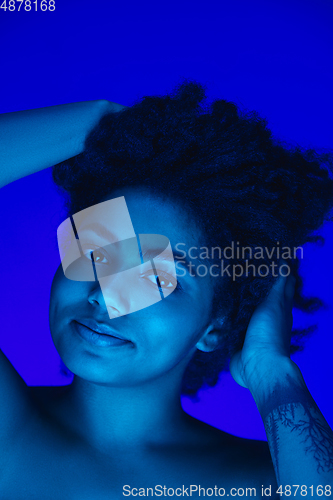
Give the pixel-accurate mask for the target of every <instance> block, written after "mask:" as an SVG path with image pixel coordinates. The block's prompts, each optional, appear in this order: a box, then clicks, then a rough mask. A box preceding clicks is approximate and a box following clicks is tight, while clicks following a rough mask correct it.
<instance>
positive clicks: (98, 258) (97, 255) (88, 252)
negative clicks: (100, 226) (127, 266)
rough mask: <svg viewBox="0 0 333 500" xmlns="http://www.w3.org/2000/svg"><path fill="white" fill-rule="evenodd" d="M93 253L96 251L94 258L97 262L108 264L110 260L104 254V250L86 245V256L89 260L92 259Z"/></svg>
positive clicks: (84, 252)
mask: <svg viewBox="0 0 333 500" xmlns="http://www.w3.org/2000/svg"><path fill="white" fill-rule="evenodd" d="M82 250H83V249H82ZM92 253H94V255H93V259H94V262H95V264H108V262H109V261H108V259H107V258H106V257H105V255H104V254H103V252H102V250H100V249H97V248H88V247H86V248H85V249H84V250H83V254H84V256H85V257H86V258H87V259H89V260H92V256H91V254H92Z"/></svg>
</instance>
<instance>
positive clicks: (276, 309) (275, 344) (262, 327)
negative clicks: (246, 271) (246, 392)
mask: <svg viewBox="0 0 333 500" xmlns="http://www.w3.org/2000/svg"><path fill="white" fill-rule="evenodd" d="M295 282H296V279H295V278H294V276H292V275H291V274H289V276H287V277H284V276H282V275H280V276H279V278H278V279H277V281H276V283H274V285H273V287H272V289H271V291H270V293H269V295H268V297H267V298H266V299H265V300H264V301H263V302H262V303H261V304H259V306H257V308H256V309H255V311H254V313H253V315H252V317H251V320H250V323H249V325H248V328H247V331H246V336H245V341H244V345H243V348H242V349H241V350H240V351H238V352H236V353H235V354H234V355H233V356H232V358H231V360H230V373H231V375H232V377H233V378H234V380H235V381H236V382H237V383H238V384H239V385H241V386H243V387H246V388H249V389H250V390H251V388H252V386H256V385H258V384H259V383H260V380H262V379H263V378H264V377H268V376H269V375H270V374H271V373H272V371H274V368H278V366H279V363H280V362H282V363H285V360H289V362H291V361H290V340H291V329H292V324H293V317H292V306H293V297H294V293H295Z"/></svg>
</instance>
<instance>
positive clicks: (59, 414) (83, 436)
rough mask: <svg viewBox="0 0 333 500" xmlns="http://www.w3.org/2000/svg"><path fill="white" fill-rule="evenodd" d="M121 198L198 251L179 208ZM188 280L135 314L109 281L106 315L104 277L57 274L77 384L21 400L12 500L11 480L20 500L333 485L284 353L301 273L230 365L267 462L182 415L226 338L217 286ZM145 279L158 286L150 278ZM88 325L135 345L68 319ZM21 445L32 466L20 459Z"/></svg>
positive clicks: (312, 415)
mask: <svg viewBox="0 0 333 500" xmlns="http://www.w3.org/2000/svg"><path fill="white" fill-rule="evenodd" d="M119 196H125V198H126V202H127V206H128V209H129V212H130V214H131V218H132V223H133V226H134V229H135V232H136V233H138V234H164V235H166V236H167V237H168V238H169V239H170V242H171V245H172V246H173V247H175V246H176V244H177V243H178V242H182V243H185V249H189V248H190V247H191V246H194V247H200V246H202V245H203V244H204V234H203V233H202V232H201V231H200V228H199V226H198V224H197V222H196V221H195V222H194V221H193V220H192V219H191V217H190V214H189V213H188V212H186V210H185V207H183V206H182V205H181V204H179V202H175V200H171V199H166V198H165V197H161V196H156V195H154V194H153V193H152V192H150V191H148V190H146V189H143V188H136V189H134V188H126V189H121V190H118V191H113V192H112V193H110V196H109V197H108V198H106V199H113V198H117V197H119ZM106 199H105V200H101V202H102V201H106ZM111 219H112V214H110V220H111ZM100 245H101V246H103V242H101V243H100ZM195 265H196V262H195V261H193V266H194V268H195ZM185 271H186V269H185ZM191 274H193V273H191ZM182 275H184V276H182V277H179V284H180V286H181V289H176V290H175V291H174V292H173V293H172V294H170V296H168V297H167V298H166V299H165V300H161V301H159V302H157V303H155V304H153V305H151V306H150V307H147V308H144V309H141V310H138V311H135V312H133V313H130V314H126V307H127V305H126V304H127V301H128V296H126V293H127V290H124V287H122V286H121V283H120V281H119V280H120V278H121V275H120V274H119V275H115V276H113V277H112V280H111V282H112V286H111V287H110V288H109V289H108V290H109V291H108V293H110V294H111V295H110V296H109V297H106V298H107V300H108V302H109V303H110V301H111V302H112V307H113V308H114V310H115V311H118V312H121V313H122V316H120V317H115V318H112V319H110V317H109V315H108V311H107V309H106V306H105V302H104V298H105V296H104V297H103V294H102V292H101V288H100V286H99V284H98V282H92V281H90V282H84V281H82V282H79V281H72V280H69V279H67V278H66V277H65V276H64V273H63V271H62V267H61V266H59V268H58V270H57V272H56V274H55V276H54V280H53V283H52V289H51V297H50V327H51V333H52V338H53V341H54V344H55V346H56V348H57V350H58V352H59V354H60V356H61V357H62V359H63V360H64V362H65V364H66V365H67V366H68V368H69V369H70V370H71V371H73V373H74V374H75V376H74V380H73V383H72V384H70V385H69V386H64V387H60V388H49V387H46V388H40V387H37V388H35V387H30V388H28V390H27V391H26V393H27V394H28V401H29V403H28V405H27V407H26V408H25V422H24V425H21V426H20V430H19V432H17V431H16V433H14V432H13V433H12V434H11V437H9V438H7V447H6V448H4V454H3V458H2V459H0V465H1V467H2V470H4V471H5V474H4V476H3V477H4V479H3V480H2V481H1V480H0V491H1V492H2V493H3V497H4V498H6V494H7V493H8V492H9V491H11V492H12V491H13V484H15V491H16V493H15V494H16V497H17V498H21V497H22V498H23V497H24V496H25V485H26V484H27V483H29V484H30V485H33V488H34V492H35V497H38V498H40V497H43V495H45V492H47V493H48V494H49V492H50V488H52V487H53V488H56V489H55V491H56V492H55V493H54V494H52V496H51V498H54V499H56V498H63V494H62V492H63V491H65V492H66V494H68V498H71V499H72V498H73V499H74V498H80V500H82V499H85V498H87V499H88V498H101V499H104V498H110V495H111V497H112V498H121V497H123V495H122V491H123V490H122V489H123V486H124V485H129V487H131V488H134V487H138V488H148V487H154V486H155V485H158V484H161V485H165V484H166V485H167V486H168V487H172V488H175V487H179V486H180V485H183V484H184V485H187V486H188V485H191V484H194V485H197V484H200V485H201V486H202V487H205V488H211V487H214V486H215V485H217V486H218V487H224V488H225V489H226V491H229V490H230V488H235V487H236V488H249V487H252V488H256V491H257V493H256V494H257V496H259V497H260V496H261V491H262V490H261V486H262V485H265V487H269V485H271V487H272V493H273V496H274V491H276V490H277V488H278V484H303V485H304V484H307V482H308V481H310V483H311V484H312V485H315V486H316V485H320V484H324V485H325V484H330V482H331V477H332V474H331V469H330V468H329V466H328V465H327V459H326V455H328V456H330V447H332V443H333V441H332V431H331V430H330V429H329V427H328V425H327V423H326V422H325V420H324V418H323V416H322V415H321V413H320V411H319V410H318V408H317V407H316V405H315V403H314V401H313V400H312V398H311V395H310V394H309V392H308V390H307V388H306V385H305V383H304V380H303V379H302V376H301V374H300V371H299V370H298V368H297V367H296V365H295V364H294V363H293V362H292V361H291V360H290V357H289V346H290V334H291V325H292V315H291V310H292V298H293V293H294V280H293V278H290V279H287V278H283V279H281V278H279V279H278V280H277V282H276V285H274V287H273V289H272V291H271V292H270V294H269V296H268V297H267V299H266V300H265V301H264V302H263V303H262V304H260V305H259V306H258V308H257V309H256V311H255V312H254V314H253V316H252V319H251V321H250V324H249V326H248V330H247V333H246V338H245V342H244V346H243V349H242V350H241V351H240V352H238V353H236V354H235V355H234V356H233V358H232V360H231V373H232V375H233V377H234V379H235V380H236V382H237V383H239V384H240V385H243V386H244V387H248V388H249V389H250V391H251V393H252V395H253V397H254V399H255V401H256V403H257V406H258V409H259V412H260V414H261V416H262V418H263V421H264V424H265V429H266V433H267V437H268V442H269V446H270V451H271V454H272V456H273V463H272V460H271V456H270V452H269V449H268V446H267V443H265V442H260V441H255V440H247V439H241V438H237V437H236V436H231V435H229V434H227V433H225V432H223V431H219V430H217V429H214V428H212V427H211V426H209V425H206V424H204V423H202V422H199V421H197V420H196V419H193V418H192V417H190V416H189V415H187V414H186V413H185V412H184V411H183V410H182V408H181V405H180V386H181V380H182V377H183V374H184V370H185V369H186V366H187V364H188V362H189V360H190V359H191V356H192V355H193V353H194V352H195V349H201V350H203V351H210V350H212V349H214V347H215V346H216V343H217V340H218V337H221V336H222V339H223V332H221V331H219V330H218V326H217V324H218V323H217V321H216V318H214V317H213V315H212V301H213V294H214V281H213V278H211V277H210V276H209V275H208V276H205V277H199V276H195V277H194V276H193V275H190V273H189V272H182ZM144 280H145V286H150V285H149V283H150V282H149V281H147V283H146V280H147V276H145V278H144ZM131 290H132V289H131V288H130V289H129V293H131ZM124 291H125V292H126V293H125V294H124V293H123V292H124ZM88 317H90V318H94V319H95V320H97V321H99V322H103V323H105V324H108V325H110V326H112V328H114V330H115V331H116V332H118V333H119V334H120V335H122V336H123V337H125V338H126V339H129V340H130V341H131V343H129V344H126V345H122V346H117V347H112V348H105V347H99V346H93V345H91V344H89V343H87V342H86V341H84V340H83V339H82V338H81V337H80V336H79V335H78V334H77V333H76V331H75V328H74V327H73V321H79V322H80V320H84V318H88ZM300 405H301V406H300ZM304 411H305V412H306V417H307V418H308V420H309V422H310V427H311V429H314V436H316V438H315V439H317V436H319V438H318V439H319V441H320V444H317V442H316V440H315V439H312V443H311V445H312V450H313V455H311V454H307V453H306V452H305V449H304V442H303V441H302V439H303V437H304V432H303V429H302V427H301V426H302V425H303V422H305V420H304V415H303V413H304ZM305 423H306V422H305ZM13 429H14V427H13ZM299 429H301V431H302V432H301V433H299ZM295 430H296V431H295ZM305 435H306V434H305ZM16 436H19V439H17V438H16ZM322 438H323V439H324V441H323V439H322ZM323 442H324V451H323V444H322V443H323ZM22 446H23V447H24V449H25V451H26V452H27V453H28V454H29V456H30V459H29V460H28V461H27V460H24V461H22V451H21V450H22ZM51 450H52V451H51ZM50 458H52V467H49V466H48V465H47V464H48V463H49V461H50ZM273 467H274V468H273ZM320 467H321V470H319V469H320ZM274 469H275V472H274ZM316 469H318V470H319V472H318V473H317V471H316ZM276 477H277V478H278V483H277V482H276ZM55 478H56V479H55ZM0 479H1V478H0ZM310 483H309V485H310ZM52 485H53V486H52ZM20 495H21V496H20ZM192 496H193V497H198V493H194V494H193V495H192Z"/></svg>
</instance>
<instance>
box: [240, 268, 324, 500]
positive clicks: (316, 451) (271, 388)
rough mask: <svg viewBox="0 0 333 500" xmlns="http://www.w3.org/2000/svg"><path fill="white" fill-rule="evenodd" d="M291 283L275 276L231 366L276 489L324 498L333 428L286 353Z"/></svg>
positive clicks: (289, 325)
mask: <svg viewBox="0 0 333 500" xmlns="http://www.w3.org/2000/svg"><path fill="white" fill-rule="evenodd" d="M294 286H295V278H293V277H292V276H289V277H288V278H286V277H284V276H280V277H279V279H278V280H277V282H276V283H275V284H274V286H273V288H272V290H271V292H270V294H269V295H268V297H267V298H266V299H265V301H264V302H262V303H261V304H260V305H259V306H258V307H257V308H256V310H255V311H254V314H253V315H252V318H251V320H250V323H249V326H248V328H247V332H246V337H245V342H244V346H243V348H242V350H241V351H239V352H238V353H236V354H235V355H234V356H233V358H232V359H231V363H230V371H231V374H232V376H233V377H234V379H235V380H236V382H238V383H239V384H240V385H242V386H243V387H247V388H248V389H250V391H251V393H252V396H253V398H254V400H255V402H256V405H257V407H258V410H259V412H260V415H261V417H262V420H263V423H264V425H265V430H266V434H267V441H268V445H269V448H270V452H271V456H272V460H273V465H274V469H275V475H276V481H277V484H278V491H277V494H280V495H281V498H284V497H285V496H292V497H297V498H302V497H305V496H308V497H311V498H319V497H323V498H325V497H328V496H329V497H331V495H332V488H333V432H332V429H331V428H330V427H329V425H328V423H327V422H326V420H325V418H324V416H323V415H322V413H321V412H320V410H319V408H318V406H317V405H316V403H315V401H314V400H313V398H312V396H311V394H310V392H309V390H308V388H307V386H306V384H305V382H304V379H303V376H302V374H301V371H300V369H299V368H298V366H297V365H296V364H295V363H294V362H293V361H292V360H291V359H290V357H289V350H290V349H289V346H290V339H291V327H292V305H293V295H294ZM272 493H275V492H272Z"/></svg>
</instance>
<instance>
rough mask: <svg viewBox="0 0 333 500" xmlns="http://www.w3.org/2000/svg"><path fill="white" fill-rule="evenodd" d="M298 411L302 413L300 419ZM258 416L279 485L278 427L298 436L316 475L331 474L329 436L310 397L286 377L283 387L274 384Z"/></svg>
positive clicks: (332, 460)
mask: <svg viewBox="0 0 333 500" xmlns="http://www.w3.org/2000/svg"><path fill="white" fill-rule="evenodd" d="M296 410H297V418H296V420H295V411H296ZM299 410H301V411H302V417H301V418H300V413H299ZM261 414H262V418H263V422H264V425H265V429H266V434H267V439H268V441H269V444H270V446H271V450H272V453H271V454H272V460H273V464H274V467H275V470H276V474H277V480H278V482H280V477H279V476H280V466H279V465H280V464H279V427H280V428H281V425H283V426H284V427H287V428H289V429H291V432H296V433H297V434H298V435H299V436H302V438H303V439H302V443H304V446H305V448H304V450H305V453H307V454H308V453H310V454H311V455H312V457H313V459H314V461H315V463H316V466H317V472H318V473H320V472H330V471H333V432H332V430H331V429H330V428H329V426H328V424H327V423H326V422H325V420H324V419H323V417H322V415H321V413H320V410H319V409H318V407H317V405H316V403H315V401H314V400H313V398H312V397H311V395H310V394H309V393H308V392H307V390H306V391H304V387H302V386H301V385H298V384H297V383H296V382H295V381H294V380H292V379H291V377H290V376H289V375H287V379H286V383H284V384H280V383H279V384H277V385H276V387H275V388H274V391H273V394H271V395H270V397H269V398H267V400H266V401H264V403H263V404H262V411H261Z"/></svg>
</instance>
